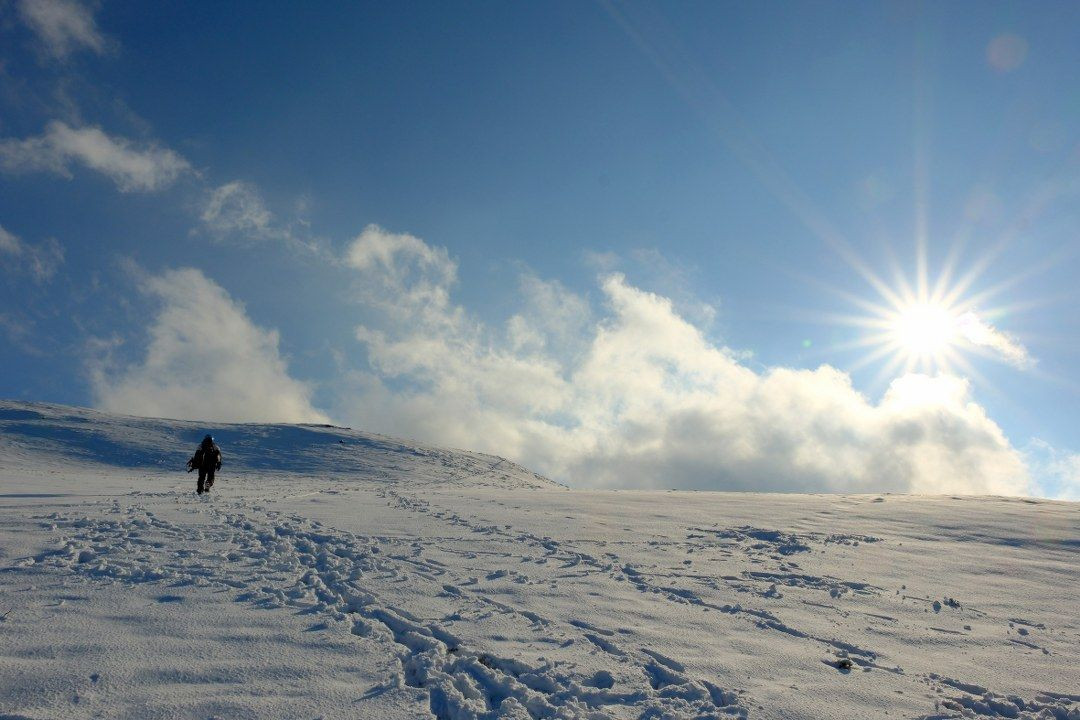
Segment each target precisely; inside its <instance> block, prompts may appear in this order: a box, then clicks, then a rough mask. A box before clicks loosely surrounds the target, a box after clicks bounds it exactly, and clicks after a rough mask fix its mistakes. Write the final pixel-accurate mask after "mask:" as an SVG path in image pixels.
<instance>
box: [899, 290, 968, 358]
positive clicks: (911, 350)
mask: <svg viewBox="0 0 1080 720" xmlns="http://www.w3.org/2000/svg"><path fill="white" fill-rule="evenodd" d="M890 315H891V317H889V318H888V324H889V326H890V327H889V334H890V335H891V338H890V339H891V341H892V343H891V344H893V345H895V347H896V349H897V350H898V351H899V352H902V353H905V354H907V355H908V356H909V357H910V358H912V359H915V360H931V361H933V363H934V364H935V365H940V364H942V360H943V358H944V356H945V355H946V354H947V352H948V351H949V350H950V349H951V348H952V347H954V346H955V345H956V344H957V341H958V340H959V339H960V334H959V326H958V324H957V319H958V317H959V316H958V314H957V313H955V312H953V311H951V310H950V309H949V308H948V307H945V306H944V305H942V304H938V303H932V302H914V303H910V304H908V305H906V306H904V307H901V308H898V309H897V310H896V311H895V312H893V313H891V314H890Z"/></svg>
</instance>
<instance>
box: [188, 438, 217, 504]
mask: <svg viewBox="0 0 1080 720" xmlns="http://www.w3.org/2000/svg"><path fill="white" fill-rule="evenodd" d="M187 468H188V472H191V471H192V470H198V471H199V484H198V486H197V487H196V490H195V492H197V493H198V494H199V495H202V494H203V493H204V492H210V488H211V486H213V484H214V473H215V472H216V471H218V470H220V469H221V450H220V449H219V448H218V446H217V445H215V444H214V438H213V437H211V436H210V435H207V436H206V437H204V438H203V439H202V443H200V444H199V447H198V449H197V450H196V451H195V454H194V455H192V456H191V459H190V460H188V461H187Z"/></svg>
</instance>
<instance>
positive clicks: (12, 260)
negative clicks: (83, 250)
mask: <svg viewBox="0 0 1080 720" xmlns="http://www.w3.org/2000/svg"><path fill="white" fill-rule="evenodd" d="M0 258H3V267H4V269H5V270H7V271H8V272H12V273H21V274H26V275H28V276H30V278H32V279H33V280H34V281H35V282H37V283H43V282H47V281H48V280H51V279H52V276H53V275H55V274H56V270H57V268H59V267H60V265H61V264H62V263H63V262H64V247H63V246H62V245H61V244H60V243H59V242H58V241H57V240H56V239H55V238H47V239H46V240H44V241H43V242H41V243H37V244H34V243H28V242H26V241H24V240H22V239H21V238H19V237H17V236H16V235H13V234H12V233H10V232H8V231H7V230H6V229H4V227H3V226H2V225H0Z"/></svg>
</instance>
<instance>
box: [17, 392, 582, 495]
mask: <svg viewBox="0 0 1080 720" xmlns="http://www.w3.org/2000/svg"><path fill="white" fill-rule="evenodd" d="M206 433H211V434H213V436H214V440H215V441H216V442H217V444H218V445H219V446H220V447H221V450H222V453H223V455H224V458H225V465H224V468H223V472H224V473H226V474H238V475H245V474H252V473H259V474H267V473H288V474H295V475H319V476H326V475H334V476H354V477H357V478H362V479H364V480H384V481H388V482H393V481H396V480H402V479H408V480H409V481H410V482H418V481H419V482H430V483H438V484H461V485H472V486H475V485H488V486H493V487H500V488H558V487H561V486H560V485H558V484H557V483H555V482H553V481H551V480H549V479H547V478H545V477H543V476H541V475H537V474H536V473H534V472H532V471H530V470H528V469H526V468H524V467H522V466H520V465H517V464H516V463H513V462H511V461H509V460H506V459H505V458H501V457H497V456H494V455H486V454H483V453H476V452H470V451H467V450H454V449H448V448H440V447H435V446H431V445H425V444H422V443H417V442H413V441H410V440H400V439H396V438H391V437H386V436H384V435H377V434H374V433H367V432H362V431H359V430H353V429H351V428H345V427H337V426H333V425H287V424H258V423H213V422H196V421H189V420H168V419H162V418H144V417H135V416H131V415H117V414H112V413H104V412H99V411H96V410H89V409H87V408H78V407H69V406H65V405H53V404H48V403H29V402H21V401H15V400H0V466H3V467H7V468H12V469H14V468H25V469H31V468H56V467H70V466H73V465H78V466H84V467H85V466H102V467H103V468H104V467H114V468H126V469H130V470H133V471H138V470H149V469H155V470H159V471H173V470H176V471H180V470H183V467H184V463H185V462H186V461H187V459H188V457H190V456H191V453H192V452H193V451H194V449H195V447H196V446H197V444H198V443H199V441H200V440H201V439H202V437H203V435H204V434H206Z"/></svg>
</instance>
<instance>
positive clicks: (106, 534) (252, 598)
mask: <svg viewBox="0 0 1080 720" xmlns="http://www.w3.org/2000/svg"><path fill="white" fill-rule="evenodd" d="M208 507H209V508H210V510H209V513H200V515H201V517H195V518H193V522H192V523H183V524H179V523H175V522H170V521H167V520H164V519H161V518H159V517H157V516H156V515H155V514H154V513H153V512H151V511H150V510H148V509H146V508H143V507H139V506H137V505H131V506H127V507H124V506H122V505H121V504H120V503H119V502H116V503H114V504H113V505H112V507H111V508H110V509H109V510H108V511H107V512H106V515H111V516H113V517H111V518H110V517H104V518H93V519H92V518H87V517H81V516H78V515H75V514H70V513H52V514H50V515H48V516H45V517H42V518H40V520H41V521H42V522H43V523H44V524H45V525H46V527H48V528H50V529H52V530H54V531H56V532H57V533H59V534H60V535H61V540H60V543H59V546H58V547H57V548H56V549H54V550H51V551H49V552H46V553H43V554H42V555H40V556H38V557H36V558H28V559H26V562H33V563H40V564H44V565H46V566H54V567H60V568H67V569H70V570H73V571H74V572H76V573H78V574H79V575H81V576H83V577H87V578H93V579H98V580H106V581H110V580H111V581H122V582H130V583H148V582H149V583H160V584H163V585H165V586H168V587H180V586H184V585H203V586H210V587H228V588H232V589H234V590H236V591H237V595H236V597H235V599H236V600H237V601H239V602H246V603H251V604H254V605H258V606H262V607H268V608H284V607H294V608H300V609H302V610H304V611H307V612H310V613H312V614H313V615H319V616H321V617H323V618H324V623H323V624H324V625H325V627H326V629H328V630H331V629H333V627H334V626H340V627H344V628H347V630H348V631H350V632H352V633H353V634H355V635H360V636H370V637H375V638H377V639H380V638H381V639H385V640H387V641H390V642H392V643H393V647H395V648H396V652H397V655H398V660H399V662H400V671H399V672H398V673H397V674H396V675H394V676H393V677H391V678H390V679H388V680H387V683H386V688H372V689H369V691H368V692H369V693H371V692H375V691H380V690H382V689H389V688H393V687H396V686H402V685H404V686H411V687H415V688H422V689H423V690H425V691H426V693H427V698H428V706H429V710H430V712H431V714H432V716H433V717H435V718H438V719H439V720H466V719H468V720H483V719H487V718H515V719H516V718H520V719H521V720H533V719H540V718H559V719H565V720H576V719H579V718H580V719H582V720H601V719H603V718H616V717H623V716H624V714H623V713H624V712H625V710H626V709H627V708H633V716H634V717H640V718H730V717H747V716H748V707H747V704H746V703H745V702H744V700H743V698H742V697H741V696H740V694H739V693H738V692H733V691H730V690H726V689H722V688H720V687H717V686H716V685H714V684H712V683H710V682H708V681H707V680H704V679H696V678H692V677H690V676H689V675H688V674H687V673H686V671H685V668H683V667H682V666H681V665H680V664H679V663H677V662H676V661H674V660H671V659H669V658H665V657H664V656H663V655H661V654H659V653H655V652H652V651H649V650H647V649H640V650H633V651H631V650H622V649H619V648H617V647H616V645H615V643H614V642H612V641H611V640H608V639H606V638H610V637H611V636H612V635H613V634H614V633H612V632H611V631H607V630H605V629H603V628H595V627H592V626H589V625H587V624H585V623H555V622H554V621H552V620H550V619H545V618H542V617H540V616H539V615H537V614H535V613H531V612H528V611H524V612H521V611H518V610H515V609H514V608H512V607H510V606H508V605H506V604H504V603H500V602H499V601H497V600H494V599H492V598H487V597H484V596H483V595H479V594H472V593H466V592H464V591H463V590H462V586H465V587H468V585H467V584H466V581H461V580H458V581H451V582H445V580H446V579H447V575H448V571H447V569H446V568H445V567H444V566H442V565H441V564H440V563H438V562H437V561H434V560H426V559H424V558H422V557H420V555H421V550H422V546H421V545H420V544H419V543H412V544H407V545H406V547H405V550H404V552H400V553H398V552H393V550H395V549H396V548H388V546H389V545H391V544H392V543H390V542H389V541H387V540H385V539H377V538H365V537H357V536H354V535H351V534H349V533H343V532H339V531H335V530H329V529H326V528H323V527H322V526H321V525H320V524H319V523H318V522H311V521H307V520H306V519H304V518H300V517H295V516H285V515H282V514H279V513H276V512H273V511H266V510H262V511H258V512H254V511H253V509H252V508H245V509H244V512H243V514H239V513H234V512H229V511H228V510H227V506H223V505H220V504H218V503H215V504H214V505H209V506H208ZM219 508H220V509H219ZM260 516H261V517H260ZM537 540H541V539H539V538H538V539H537ZM388 549H390V550H391V552H387V550H388ZM577 561H578V562H592V559H587V560H586V559H585V558H579V559H578V560H577ZM405 577H407V578H408V579H409V581H410V582H429V583H432V584H433V585H434V586H435V587H438V588H439V592H440V593H441V595H442V596H443V597H445V598H447V599H449V600H452V601H453V602H454V603H455V604H456V605H457V610H456V612H454V613H451V614H450V615H449V616H447V617H445V618H443V619H441V620H436V621H432V620H426V619H421V618H418V617H415V616H413V615H412V614H410V613H409V612H408V611H406V610H405V609H404V608H400V607H393V606H392V605H391V604H390V603H388V602H386V601H385V600H384V596H385V595H388V594H389V593H386V592H384V590H385V589H386V588H388V587H390V584H391V583H394V582H399V581H400V580H401V579H402V578H405ZM492 611H494V612H500V613H513V614H516V615H519V616H521V617H522V618H523V620H524V621H527V622H528V623H529V625H530V626H532V627H534V628H537V629H538V630H539V631H543V632H545V633H546V634H547V635H548V636H551V635H552V632H551V631H552V630H553V629H555V630H556V631H557V632H556V633H555V634H556V635H557V636H558V637H546V638H541V639H544V640H547V641H548V642H556V641H561V643H562V644H564V645H565V644H567V643H569V642H572V641H574V639H573V638H572V637H570V636H571V635H576V636H577V637H579V638H581V640H584V641H587V642H594V643H595V644H598V645H599V646H606V652H608V653H609V654H610V657H611V662H610V663H609V665H610V666H611V670H615V669H616V667H618V672H609V671H606V670H605V671H598V672H593V673H583V672H581V671H580V670H579V669H578V668H577V667H576V666H575V664H574V663H572V662H567V661H560V660H546V659H543V658H541V661H540V662H539V663H537V664H534V665H530V664H527V663H524V662H522V661H520V660H516V659H513V658H505V657H500V656H499V655H497V654H494V653H491V652H485V651H483V650H481V649H479V648H477V647H473V646H470V643H469V642H467V641H466V640H464V639H463V638H459V637H458V636H457V635H455V634H454V632H453V631H452V625H453V619H454V618H455V617H460V616H461V615H463V614H473V615H477V616H482V615H483V613H484V612H492ZM555 625H559V626H560V627H558V628H557V629H556V628H553V626H555Z"/></svg>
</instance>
